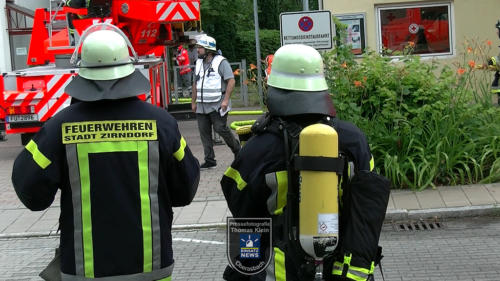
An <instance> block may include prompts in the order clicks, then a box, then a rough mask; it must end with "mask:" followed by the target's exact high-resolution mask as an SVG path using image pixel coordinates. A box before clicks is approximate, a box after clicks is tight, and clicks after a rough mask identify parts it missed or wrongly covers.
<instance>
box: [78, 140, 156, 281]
mask: <svg viewBox="0 0 500 281" xmlns="http://www.w3.org/2000/svg"><path fill="white" fill-rule="evenodd" d="M77 150H78V164H79V168H80V182H81V200H82V236H83V255H84V272H85V277H87V278H94V246H93V238H92V211H91V198H90V167H89V154H90V153H107V152H126V151H136V152H137V154H138V165H139V194H140V200H141V221H142V231H143V255H144V256H143V263H144V264H143V270H144V272H151V271H152V264H153V262H152V259H153V253H152V251H153V250H152V247H153V246H152V233H151V207H150V199H149V167H148V143H147V142H146V141H137V142H127V141H125V142H100V143H80V144H77Z"/></svg>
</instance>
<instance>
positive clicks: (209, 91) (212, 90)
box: [196, 88, 222, 93]
mask: <svg viewBox="0 0 500 281" xmlns="http://www.w3.org/2000/svg"><path fill="white" fill-rule="evenodd" d="M196 91H197V92H198V93H201V89H200V90H198V89H196ZM220 92H222V88H218V89H203V93H220Z"/></svg>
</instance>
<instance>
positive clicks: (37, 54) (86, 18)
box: [0, 0, 201, 143]
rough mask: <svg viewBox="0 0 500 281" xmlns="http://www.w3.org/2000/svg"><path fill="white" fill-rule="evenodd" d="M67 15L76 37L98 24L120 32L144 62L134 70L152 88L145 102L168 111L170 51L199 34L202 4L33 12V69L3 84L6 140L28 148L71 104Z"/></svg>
mask: <svg viewBox="0 0 500 281" xmlns="http://www.w3.org/2000/svg"><path fill="white" fill-rule="evenodd" d="M68 14H71V15H72V18H73V20H72V24H73V26H74V32H76V35H78V34H79V35H81V34H82V32H83V31H84V30H85V29H86V28H88V27H89V26H91V25H92V24H95V23H99V22H106V23H111V24H114V25H116V26H117V27H118V28H120V29H121V30H122V31H123V32H124V33H125V34H126V35H127V36H128V38H129V40H130V42H131V43H132V46H133V47H134V49H135V51H136V53H137V55H138V56H139V57H140V59H139V63H138V64H137V65H136V68H139V69H140V70H141V72H142V73H143V74H144V75H146V76H147V77H148V78H149V80H150V82H151V92H150V93H144V95H142V98H143V99H144V100H147V101H149V102H151V103H152V104H155V105H157V106H160V107H163V108H166V109H169V110H170V108H169V105H172V103H171V100H172V98H171V96H170V95H169V91H168V89H169V87H168V75H167V73H168V72H167V71H168V61H169V58H168V49H167V47H168V46H174V45H179V44H181V43H185V42H188V41H189V37H188V34H196V33H197V32H200V31H201V26H200V0H91V1H90V4H89V6H88V7H87V8H82V9H74V8H70V7H63V6H62V5H59V6H57V7H54V8H52V7H51V8H49V9H45V8H41V9H36V10H35V16H34V23H33V31H32V37H31V41H30V48H29V52H28V61H27V64H28V65H29V66H30V68H27V69H23V70H16V71H13V72H10V73H4V74H3V75H2V77H1V78H0V93H1V94H0V106H1V108H0V118H2V117H3V118H4V120H5V132H6V133H7V134H18V133H20V134H21V141H22V142H23V143H27V142H28V141H29V139H30V138H31V137H32V135H33V134H34V133H35V132H37V131H38V130H39V129H40V128H41V126H42V125H43V122H45V121H47V120H48V119H50V118H51V117H52V116H54V114H56V113H57V112H59V111H61V110H62V109H63V108H65V107H66V106H68V105H69V104H70V102H71V97H69V96H68V95H67V94H66V93H65V92H64V88H65V87H66V85H67V84H68V83H69V82H70V81H71V79H72V76H74V75H76V74H77V73H78V69H77V68H75V67H74V66H72V65H71V64H70V63H69V60H70V57H71V55H72V54H73V52H74V49H75V46H71V44H70V37H69V29H68V25H67V23H68V21H67V15H68ZM74 15H76V16H74ZM2 109H3V110H2ZM2 114H3V115H4V116H2Z"/></svg>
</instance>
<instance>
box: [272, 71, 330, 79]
mask: <svg viewBox="0 0 500 281" xmlns="http://www.w3.org/2000/svg"><path fill="white" fill-rule="evenodd" d="M273 74H274V75H281V76H285V77H288V78H300V79H301V80H303V79H311V78H322V77H323V73H314V74H303V73H300V74H299V73H291V72H284V71H279V70H276V69H273Z"/></svg>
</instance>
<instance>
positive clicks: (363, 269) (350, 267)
mask: <svg viewBox="0 0 500 281" xmlns="http://www.w3.org/2000/svg"><path fill="white" fill-rule="evenodd" d="M351 269H352V270H355V271H359V272H362V273H364V274H367V275H368V274H370V273H373V271H371V268H370V269H367V268H363V267H357V266H354V265H350V266H349V270H351Z"/></svg>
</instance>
